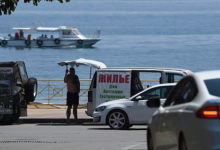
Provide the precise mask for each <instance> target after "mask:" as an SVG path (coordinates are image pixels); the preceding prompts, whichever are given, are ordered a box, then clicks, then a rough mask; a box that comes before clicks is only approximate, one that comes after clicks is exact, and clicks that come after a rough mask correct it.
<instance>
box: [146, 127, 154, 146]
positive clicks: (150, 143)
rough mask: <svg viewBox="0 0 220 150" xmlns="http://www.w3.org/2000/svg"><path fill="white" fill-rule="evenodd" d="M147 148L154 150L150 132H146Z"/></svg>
mask: <svg viewBox="0 0 220 150" xmlns="http://www.w3.org/2000/svg"><path fill="white" fill-rule="evenodd" d="M147 147H148V150H153V149H154V144H153V138H152V135H151V131H150V130H147Z"/></svg>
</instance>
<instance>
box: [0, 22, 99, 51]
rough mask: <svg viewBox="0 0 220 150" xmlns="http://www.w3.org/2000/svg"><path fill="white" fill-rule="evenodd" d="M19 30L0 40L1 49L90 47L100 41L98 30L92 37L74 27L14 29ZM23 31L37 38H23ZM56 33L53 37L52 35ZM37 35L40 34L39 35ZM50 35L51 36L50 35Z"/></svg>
mask: <svg viewBox="0 0 220 150" xmlns="http://www.w3.org/2000/svg"><path fill="white" fill-rule="evenodd" d="M13 29H15V30H19V32H16V33H15V35H14V36H12V35H11V34H9V35H8V36H7V37H4V38H3V37H2V38H0V45H1V46H2V47H77V48H78V47H91V46H93V45H94V44H95V43H96V42H98V41H100V40H101V38H100V30H98V31H97V32H96V33H95V34H94V36H93V37H86V36H85V35H83V34H82V33H81V32H79V30H78V29H77V28H75V27H65V26H60V27H56V28H53V27H37V28H33V27H30V28H16V27H14V28H13ZM24 31H36V32H37V33H38V36H36V37H32V36H33V35H32V34H28V35H27V36H26V37H25V36H24ZM55 32H56V33H58V35H55V34H54V33H55ZM39 33H42V34H41V35H39ZM51 33H52V34H51Z"/></svg>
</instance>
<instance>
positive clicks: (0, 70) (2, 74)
mask: <svg viewBox="0 0 220 150" xmlns="http://www.w3.org/2000/svg"><path fill="white" fill-rule="evenodd" d="M11 79H13V69H12V68H11V67H0V80H11Z"/></svg>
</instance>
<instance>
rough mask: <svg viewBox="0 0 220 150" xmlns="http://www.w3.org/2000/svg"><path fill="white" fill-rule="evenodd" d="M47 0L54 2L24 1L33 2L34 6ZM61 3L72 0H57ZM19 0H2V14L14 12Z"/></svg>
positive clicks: (0, 13)
mask: <svg viewBox="0 0 220 150" xmlns="http://www.w3.org/2000/svg"><path fill="white" fill-rule="evenodd" d="M41 1H47V2H53V1H54V0H24V3H33V5H34V6H37V5H38V3H39V2H41ZM57 1H59V2H60V3H63V2H64V1H65V2H70V0H57ZM18 2H19V0H0V15H2V14H4V15H10V14H11V13H12V12H14V11H15V9H16V7H17V5H18Z"/></svg>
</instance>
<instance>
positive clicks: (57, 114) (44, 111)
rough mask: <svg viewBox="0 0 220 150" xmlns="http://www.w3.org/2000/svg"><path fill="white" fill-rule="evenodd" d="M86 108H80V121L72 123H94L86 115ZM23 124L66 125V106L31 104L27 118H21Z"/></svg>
mask: <svg viewBox="0 0 220 150" xmlns="http://www.w3.org/2000/svg"><path fill="white" fill-rule="evenodd" d="M82 107H84V106H79V109H78V120H77V121H76V120H73V119H74V118H73V115H72V114H71V122H72V123H84V122H92V117H89V116H87V115H86V113H85V111H86V109H85V108H82ZM20 121H21V122H23V123H65V122H66V106H65V105H48V104H31V105H28V115H27V117H20Z"/></svg>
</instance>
